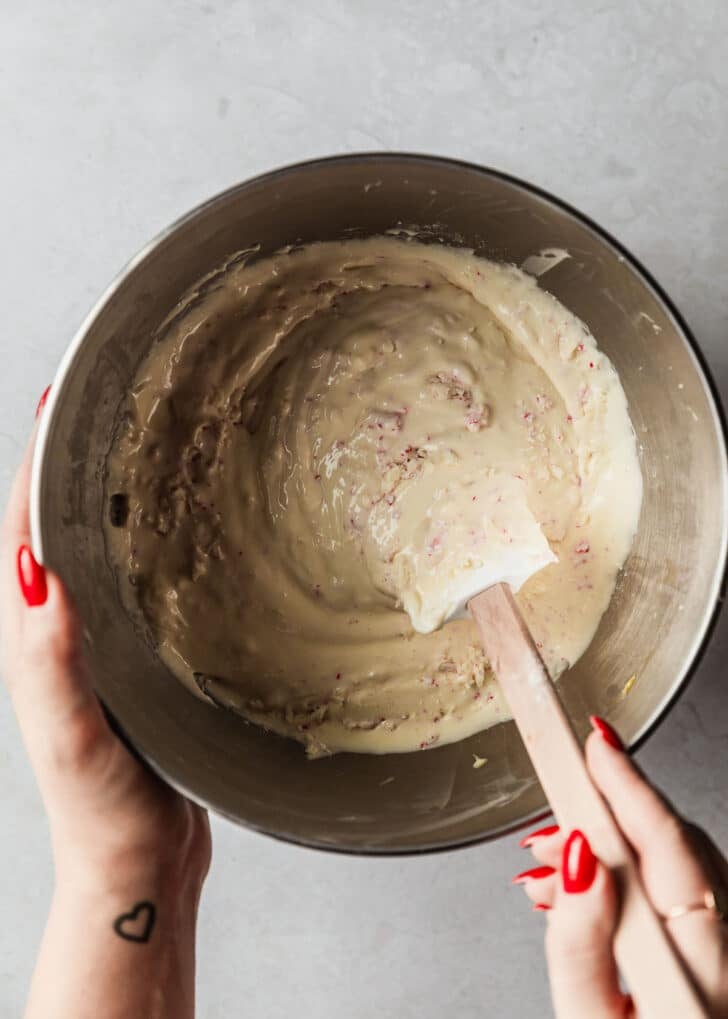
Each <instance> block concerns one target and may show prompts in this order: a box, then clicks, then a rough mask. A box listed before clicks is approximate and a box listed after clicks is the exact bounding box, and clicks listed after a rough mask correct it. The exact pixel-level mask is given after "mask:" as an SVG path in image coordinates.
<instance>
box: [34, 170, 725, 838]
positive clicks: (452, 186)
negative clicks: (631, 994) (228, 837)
mask: <svg viewBox="0 0 728 1019" xmlns="http://www.w3.org/2000/svg"><path fill="white" fill-rule="evenodd" d="M398 227H401V228H405V229H408V230H416V231H417V232H418V234H419V236H420V239H422V240H425V241H428V242H432V243H438V242H439V241H441V240H446V241H448V242H449V243H454V244H465V245H467V246H469V247H472V248H475V249H476V251H477V252H478V253H479V254H482V255H485V256H486V257H490V258H494V259H500V260H505V261H507V262H512V263H515V264H517V265H520V264H522V263H523V262H524V260H525V259H527V258H528V257H529V256H533V255H534V254H537V253H539V252H542V251H544V250H545V249H562V250H564V251H566V252H568V255H569V257H568V258H564V259H562V260H561V261H559V260H558V259H556V258H554V259H553V260H552V261H551V262H550V263H549V262H548V261H545V262H543V265H551V266H552V267H551V268H549V269H548V271H547V272H545V273H544V274H543V275H542V276H541V284H542V285H543V286H544V287H545V288H546V289H547V290H549V291H551V292H552V293H553V294H554V295H555V296H556V297H557V298H558V299H559V300H560V301H562V302H563V303H564V304H565V305H566V306H567V307H568V308H570V309H571V310H572V311H574V312H575V313H576V314H577V315H579V316H580V317H581V318H582V319H583V320H584V321H585V322H586V323H587V324H588V326H589V327H590V329H591V330H592V332H593V333H594V335H595V337H596V339H597V342H598V344H599V346H600V347H601V348H602V349H603V350H604V351H605V353H606V354H607V355H608V356H609V357H610V358H611V359H612V361H613V363H614V365H615V366H616V368H617V370H618V372H619V374H620V377H621V379H622V383H623V385H624V388H625V391H626V394H627V398H628V400H629V406H630V413H631V416H632V421H633V424H634V427H635V430H636V433H637V438H638V443H639V450H640V457H641V464H642V471H643V477H644V483H645V492H644V503H643V509H642V516H641V522H640V527H639V532H638V534H637V538H636V541H635V544H634V548H633V551H632V554H631V555H630V558H629V560H628V561H627V563H626V565H625V569H624V571H623V574H622V576H621V578H620V580H619V583H618V586H617V590H616V593H615V596H614V598H613V600H612V603H611V605H610V608H609V610H608V611H607V613H606V615H605V616H604V618H603V620H602V623H601V626H600V628H599V631H598V633H597V635H596V637H595V639H594V641H593V643H592V645H591V646H590V648H589V650H588V651H587V653H586V654H585V655H584V656H583V658H582V659H581V660H580V661H579V662H578V663H577V664H576V665H575V666H574V667H573V668H572V669H571V670H570V671H569V672H568V673H567V674H566V675H565V676H564V677H563V679H562V680H561V681H560V689H561V692H562V695H563V697H564V699H565V701H566V704H567V707H568V710H569V712H570V714H571V717H572V719H573V721H574V724H575V726H576V728H577V730H578V731H579V732H580V733H582V732H584V731H585V730H586V728H587V726H588V723H587V716H588V714H589V713H591V712H596V713H598V714H600V715H603V716H605V717H607V718H609V719H610V721H612V722H613V723H614V724H615V725H616V726H617V727H618V729H619V731H620V732H621V733H622V734H623V735H624V736H625V737H626V739H627V740H628V741H630V742H631V741H634V740H635V739H637V738H639V736H640V735H641V734H643V733H644V732H645V730H646V729H647V728H648V727H649V726H650V725H651V724H652V723H653V722H654V721H655V720H656V718H657V716H658V715H659V713H660V712H661V711H662V710H663V709H664V708H665V707H666V705H667V704H668V703H669V701H670V699H671V697H672V696H673V694H674V693H675V691H676V690H677V688H678V687H679V685H680V683H681V681H682V680H683V679H684V677H685V676H686V674H687V672H688V671H689V669H690V667H691V665H692V663H693V662H694V660H695V658H696V656H697V654H698V653H699V649H700V646H701V643H702V641H703V639H704V636H705V633H706V630H707V627H708V625H709V622H710V619H711V617H712V614H713V612H714V609H715V605H716V603H717V598H718V593H719V589H720V584H721V579H722V574H723V567H724V559H725V543H726V474H725V449H724V443H723V437H722V431H721V425H720V420H719V417H718V414H717V412H716V408H715V404H714V401H713V398H712V396H711V393H710V389H709V387H708V385H707V382H706V379H705V376H704V374H703V372H702V370H701V368H700V365H699V363H698V361H697V359H696V356H695V354H694V353H693V350H692V348H691V345H690V343H689V341H688V340H687V338H686V335H685V333H684V331H683V329H682V328H681V326H680V324H679V323H678V322H677V321H676V319H675V317H674V315H673V314H672V313H671V311H670V310H669V308H668V307H667V306H666V304H665V303H664V301H663V300H662V299H661V297H660V296H659V294H658V293H657V292H656V290H655V289H654V287H653V286H652V285H651V284H650V283H649V282H648V281H647V279H646V278H645V276H644V275H643V274H642V273H641V272H640V270H639V269H638V268H637V267H636V266H635V264H634V263H633V261H632V260H631V259H630V258H629V257H628V256H626V255H625V254H624V253H622V252H621V251H620V250H619V249H618V248H617V247H615V246H614V245H613V244H612V243H610V242H609V241H608V240H606V239H605V238H604V236H603V235H601V234H600V233H599V232H598V231H597V230H596V229H595V228H594V227H592V226H591V225H590V224H588V223H587V222H586V221H584V220H583V219H582V218H581V217H579V216H578V215H577V214H575V213H573V212H571V211H570V210H568V209H566V208H564V207H562V206H561V205H560V204H558V203H556V202H554V201H553V200H551V199H550V198H548V197H547V196H544V195H542V194H540V193H538V192H536V191H534V190H533V189H531V188H529V187H527V186H525V185H522V184H520V183H518V182H515V181H512V180H509V179H507V178H504V177H502V176H500V175H498V174H495V173H492V172H489V171H484V170H481V169H478V168H476V167H471V166H466V165H463V164H457V163H452V162H449V161H446V160H439V159H429V158H424V157H406V156H395V155H392V156H386V155H380V156H352V157H344V158H341V159H335V160H324V161H320V162H315V163H309V164H303V165H301V166H298V167H293V168H289V169H286V170H282V171H278V172H276V173H273V174H269V175H267V176H265V177H262V178H257V179H256V180H253V181H251V182H249V183H247V184H243V185H241V186H239V187H237V188H234V189H232V190H231V191H228V192H226V193H225V194H223V195H222V196H220V197H218V198H216V199H214V200H212V201H211V202H209V203H207V204H206V205H204V206H202V207H200V208H199V209H197V210H196V211H195V212H193V213H192V214H190V215H189V216H187V217H186V218H185V219H183V220H182V221H181V222H179V223H178V224H176V225H175V226H174V227H173V228H172V229H171V230H169V231H168V232H167V233H166V234H165V235H164V236H162V237H161V238H160V239H158V240H157V241H155V242H154V243H153V244H152V245H150V247H149V248H148V249H147V250H146V251H144V252H142V253H141V254H140V255H139V256H138V257H137V258H136V259H135V260H134V262H133V263H132V265H131V266H130V267H129V268H128V269H127V271H126V273H125V274H123V275H122V277H121V278H120V279H119V280H118V281H117V282H116V284H114V285H113V286H112V287H111V288H110V290H109V291H108V292H107V294H106V295H104V297H103V298H102V300H101V301H100V303H99V305H98V306H97V307H96V309H95V310H94V311H93V312H92V313H91V315H90V316H89V319H88V320H87V322H86V323H84V326H83V327H82V329H81V331H80V333H79V336H78V337H77V338H76V341H75V342H74V344H73V345H72V347H71V349H70V350H69V352H68V354H67V356H66V358H65V359H64V362H63V364H62V366H61V369H60V371H59V376H58V378H57V380H56V384H55V385H54V390H53V396H52V400H51V403H50V405H49V408H48V413H47V415H46V416H45V417H44V420H43V423H42V433H41V437H40V443H39V447H38V452H37V456H36V463H35V468H34V497H35V498H34V503H33V525H34V542H35V545H36V549H37V550H38V551H39V553H40V554H41V555H42V557H43V560H44V561H45V562H46V563H47V564H48V565H50V566H51V567H53V568H54V569H56V570H57V571H58V572H59V573H60V574H61V575H62V576H63V577H64V579H65V580H66V582H67V583H68V584H69V586H70V588H71V590H72V592H73V594H74V596H75V598H76V600H77V602H78V604H79V607H80V610H81V612H82V615H83V618H84V621H85V625H86V632H87V639H88V645H89V653H90V655H91V659H92V663H93V667H94V673H95V677H96V682H97V687H98V691H99V694H100V696H101V697H102V699H103V700H104V702H105V703H106V704H107V705H108V707H109V709H110V710H111V711H112V712H113V714H114V715H115V716H116V718H117V719H118V721H119V723H120V725H121V727H122V728H123V730H124V731H125V732H126V733H127V734H128V736H129V738H130V739H131V741H132V742H133V744H134V745H135V746H136V747H137V748H138V750H139V751H140V752H141V753H142V754H143V755H144V756H145V757H146V758H147V759H148V760H149V762H150V763H151V764H152V766H153V767H154V768H155V769H157V770H158V771H159V772H160V773H161V774H163V775H164V776H165V777H166V778H167V779H168V780H169V781H170V782H171V783H172V784H173V785H175V786H177V787H178V788H180V789H182V790H183V791H185V792H187V793H188V794H189V795H190V796H191V797H193V798H194V799H196V800H198V801H199V802H201V803H204V804H205V805H207V806H209V807H211V808H213V809H215V810H217V811H218V812H220V813H222V814H225V815H227V816H228V817H230V818H232V819H234V820H237V821H240V822H243V823H245V824H248V825H250V826H253V827H256V828H259V829H261V830H264V831H267V832H269V833H271V834H273V835H277V836H280V837H284V838H288V839H292V840H294V841H299V842H303V843H307V844H312V845H317V846H322V847H328V848H336V849H346V850H353V851H371V852H387V851H389V852H391V851H410V850H417V849H425V848H435V847H444V846H451V845H457V844H461V843H465V842H468V841H472V840H474V839H477V838H482V837H485V836H488V835H493V834H497V833H499V832H503V831H506V830H509V829H510V828H512V827H514V826H516V825H518V824H520V823H523V822H525V821H527V820H529V819H531V818H532V817H533V816H534V815H535V814H537V813H538V812H539V811H541V810H542V809H543V808H544V798H543V794H542V792H541V790H540V787H539V785H538V782H537V781H536V778H535V776H534V774H533V770H532V768H531V766H530V763H529V760H528V757H527V755H526V753H525V750H524V748H523V745H522V743H521V740H520V738H519V736H518V733H517V731H516V728H515V726H514V724H513V723H512V722H511V723H506V724H502V725H499V726H497V727H495V728H493V729H491V730H489V731H487V732H485V733H481V734H479V735H476V736H473V737H472V738H471V739H469V740H466V741H464V742H462V743H459V744H455V745H452V746H445V747H442V748H439V749H434V750H431V751H428V752H426V753H418V754H405V755H386V756H382V757H373V756H359V755H353V754H343V755H339V756H335V757H332V758H329V759H324V760H320V761H316V762H312V763H311V762H307V761H306V760H305V758H304V755H303V752H302V749H301V747H300V746H298V745H297V744H294V743H293V742H290V741H286V740H283V739H280V738H278V737H275V736H272V735H269V734H266V733H264V732H262V731H261V730H259V729H257V728H256V727H254V726H251V725H247V724H244V723H242V722H241V721H240V719H238V718H236V717H233V716H231V715H229V714H226V713H224V712H222V711H219V710H217V709H216V708H214V707H212V706H209V707H208V706H207V705H205V704H204V703H202V702H200V701H198V700H197V699H195V698H194V697H193V696H192V695H190V694H189V693H188V692H187V691H186V690H185V689H184V687H183V686H182V685H181V684H179V683H178V682H177V681H176V680H175V679H174V678H173V677H172V676H170V674H169V673H168V672H167V670H166V669H165V667H164V666H163V665H162V664H161V663H160V662H159V660H158V659H157V658H156V657H155V655H154V653H153V650H152V648H151V647H150V646H149V645H148V643H147V642H146V641H145V640H144V639H143V638H142V636H141V635H140V634H139V633H138V632H136V631H135V629H134V626H133V624H132V623H131V621H130V620H129V619H128V617H127V616H126V614H125V613H124V612H123V611H122V610H121V609H120V607H119V602H118V598H117V594H116V589H115V583H114V578H113V575H112V572H111V570H110V567H109V565H108V562H107V559H106V555H105V549H104V541H103V535H102V527H101V521H102V516H103V512H104V506H103V499H102V496H103V472H104V467H103V465H104V459H105V456H106V453H107V450H108V448H109V444H110V440H111V430H112V426H113V419H114V413H115V411H116V408H117V407H118V405H119V402H120V400H121V398H122V396H123V394H124V392H125V390H126V389H127V387H128V385H129V383H130V380H131V378H132V376H133V374H134V370H135V367H136V365H137V364H138V362H139V361H140V359H141V358H142V357H143V355H144V354H145V352H146V350H147V349H148V346H149V344H150V342H151V338H152V336H153V334H154V331H155V329H156V328H157V327H158V326H159V324H160V323H161V322H162V321H163V319H164V318H165V317H166V316H167V314H168V313H169V311H170V310H171V309H172V308H173V306H174V305H175V304H176V303H177V302H178V300H179V298H180V296H181V295H182V294H183V292H184V291H185V290H186V289H187V288H188V287H190V286H191V285H192V284H193V283H195V282H196V281H197V280H198V279H199V278H200V277H202V276H203V275H205V274H206V273H208V272H210V271H211V270H212V269H214V268H215V267H217V266H218V265H220V264H221V263H223V262H224V261H225V260H226V259H227V258H229V257H230V255H231V254H232V253H233V252H236V251H240V250H243V249H246V248H249V247H250V246H251V245H254V244H258V245H260V251H261V254H263V255H265V254H268V253H270V252H272V251H274V250H275V249H277V248H279V247H281V246H283V245H285V244H291V243H296V242H309V241H315V240H330V239H337V238H340V237H343V236H351V234H352V233H360V234H362V235H369V234H376V233H381V232H384V231H387V230H392V229H393V228H398ZM616 497H617V495H616V493H615V498H616ZM632 677H634V678H632ZM474 753H477V755H478V756H480V757H485V758H486V759H487V765H486V766H484V767H481V768H479V769H477V770H476V769H474V768H473V754H474Z"/></svg>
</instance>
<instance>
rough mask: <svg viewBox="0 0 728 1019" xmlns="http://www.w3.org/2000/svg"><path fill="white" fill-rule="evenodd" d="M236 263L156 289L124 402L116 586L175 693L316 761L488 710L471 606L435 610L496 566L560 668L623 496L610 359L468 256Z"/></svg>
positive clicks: (635, 512) (327, 253) (401, 251)
mask: <svg viewBox="0 0 728 1019" xmlns="http://www.w3.org/2000/svg"><path fill="white" fill-rule="evenodd" d="M247 263H248V260H247V259H246V258H245V257H237V258H236V259H233V260H232V261H231V263H230V265H229V266H228V267H226V269H225V271H222V272H220V273H217V274H213V276H211V277H210V278H209V279H208V280H207V281H205V282H203V283H202V284H201V285H200V286H199V287H198V288H197V290H196V291H195V293H194V294H192V295H188V296H187V298H186V299H185V300H184V301H183V302H181V304H180V306H179V307H178V308H176V309H175V310H174V312H173V313H172V314H171V315H170V317H169V319H168V320H167V323H166V324H165V326H164V327H163V328H162V329H161V330H160V333H159V335H158V336H157V337H156V339H155V342H154V344H153V346H152V348H151V351H150V353H149V355H148V356H147V358H146V360H145V361H144V362H143V363H142V364H141V366H140V367H139V369H138V372H137V376H136V380H135V383H134V385H133V388H132V390H131V392H130V394H129V398H128V401H127V404H126V406H124V407H123V408H122V412H123V413H122V414H121V415H120V421H119V426H118V428H117V434H116V438H115V440H114V444H113V448H112V450H111V452H110V454H109V457H108V464H107V467H108V477H107V491H108V495H109V499H110V500H111V510H112V511H111V515H110V519H109V521H108V523H107V538H108V546H109V550H110V554H111V557H112V560H113V562H114V563H115V565H116V567H117V569H118V573H119V577H120V586H121V589H122V594H123V596H124V600H125V602H126V604H127V605H128V606H129V608H130V610H131V611H133V612H139V611H140V612H141V614H142V616H143V619H144V620H145V622H146V624H147V625H148V627H149V629H150V631H151V634H152V637H153V639H154V641H155V643H156V646H157V647H158V649H159V653H160V655H161V656H162V657H163V659H164V660H165V661H166V662H167V664H168V665H169V666H170V668H171V670H172V671H173V672H174V673H175V674H176V675H177V676H178V677H179V678H180V679H181V680H182V681H183V682H185V683H187V684H188V685H189V686H190V687H191V688H192V689H194V690H195V692H197V693H198V694H199V695H200V696H202V697H205V698H207V699H208V700H209V701H212V702H213V703H214V704H216V705H218V706H220V707H224V708H228V709H231V710H233V711H236V712H238V713H239V714H241V715H242V716H244V717H245V718H247V719H249V720H251V721H253V722H256V723H259V724H260V725H263V726H265V727H266V728H268V729H271V730H273V731H275V732H278V733H280V734H282V735H286V736H292V737H294V738H295V739H298V740H300V741H301V742H303V743H304V744H305V745H306V748H307V751H308V753H309V754H310V755H312V756H316V755H320V754H324V753H327V752H334V751H338V750H351V751H365V752H373V753H384V752H394V751H407V750H414V749H417V748H425V747H431V746H434V745H436V744H444V743H447V742H451V741H453V740H457V739H462V738H463V737H465V736H468V735H470V734H471V733H474V732H476V731H479V730H481V729H484V728H486V727H487V726H489V725H492V724H493V723H495V722H498V721H500V720H503V719H504V718H507V717H508V713H507V708H506V706H505V704H504V702H503V700H502V697H501V695H500V693H499V690H498V687H497V685H496V683H495V681H494V679H493V676H492V674H491V672H490V670H489V667H488V663H487V662H486V661H485V659H484V656H483V652H482V650H481V649H480V647H479V644H478V639H477V634H476V631H475V627H474V625H473V624H472V623H471V622H470V621H469V620H468V619H465V618H462V619H455V620H451V621H449V622H445V620H446V619H447V618H448V617H449V616H450V614H451V613H452V612H453V610H455V609H456V608H457V607H458V604H459V603H460V602H461V601H462V597H463V594H464V593H467V591H468V590H469V591H470V592H472V591H473V590H474V589H477V584H476V587H475V588H473V576H476V575H477V576H481V575H482V576H483V577H487V576H488V571H489V569H491V568H492V567H493V564H494V563H495V564H496V565H497V568H498V569H499V570H501V571H502V572H503V575H504V576H506V575H507V576H508V577H509V578H510V579H511V582H512V584H513V586H514V587H515V588H518V587H519V586H520V584H522V583H523V582H524V581H526V582H525V583H524V584H523V586H522V587H521V588H520V591H519V593H518V596H517V597H518V601H519V604H520V607H521V609H522V611H523V613H524V616H525V618H526V620H527V622H528V625H529V627H530V628H531V632H532V633H533V635H534V638H535V640H536V641H537V643H538V645H539V647H540V649H541V653H542V655H543V657H544V659H545V661H546V664H547V666H548V668H549V670H550V672H551V674H552V675H553V676H556V675H558V674H559V673H561V672H562V671H563V670H564V669H566V668H567V667H568V666H569V665H570V664H571V663H572V662H574V661H575V660H576V659H577V658H578V657H579V656H580V655H581V654H582V652H583V651H584V649H585V648H586V646H587V645H588V644H589V642H590V640H591V639H592V637H593V635H594V632H595V630H596V628H597V625H598V623H599V620H600V618H601V616H602V613H603V612H604V610H605V609H606V607H607V604H608V602H609V599H610V597H611V594H612V591H613V589H614V585H615V581H616V577H617V573H618V571H619V569H620V567H621V565H622V563H623V562H624V559H625V558H626V556H627V554H628V552H629V549H630V545H631V542H632V539H633V536H634V533H635V530H636V527H637V521H638V516H639V510H640V503H641V494H642V484H641V476H640V471H639V465H638V460H637V453H636V444H635V438H634V433H633V430H632V426H631V423H630V419H629V415H628V411H627V402H626V398H625V395H624V392H623V390H622V387H621V384H620V381H619V378H618V376H617V374H616V372H615V370H614V368H613V367H612V365H611V364H610V362H609V360H608V359H607V358H606V357H605V356H604V355H603V354H602V353H601V352H600V351H599V350H598V349H597V347H596V344H595V341H594V338H593V337H592V336H591V335H590V333H589V331H588V329H587V328H586V326H585V325H584V324H583V323H582V322H580V321H579V320H578V319H577V318H575V317H574V316H573V315H572V314H571V313H570V312H568V311H567V310H566V309H565V308H564V307H563V306H562V305H561V304H560V303H559V302H558V301H556V300H555V299H554V298H553V297H552V296H550V295H549V294H548V293H546V292H545V291H543V290H542V289H540V288H539V286H538V284H537V283H536V281H535V280H534V279H533V278H531V277H530V276H528V275H526V274H525V273H523V272H521V271H519V270H518V269H515V268H512V267H509V266H505V265H497V264H494V263H491V262H486V261H484V260H481V259H478V258H476V257H474V256H473V255H472V254H470V253H468V252H465V251H462V250H455V249H448V248H445V247H440V246H435V245H428V246H425V245H421V244H418V243H416V242H406V241H403V240H398V239H394V238H384V237H378V238H372V239H368V240H350V241H345V242H331V243H322V244H314V245H309V246H306V247H303V248H297V249H288V250H286V251H283V252H281V253H279V254H276V255H275V256H273V257H270V258H266V259H262V260H259V261H257V262H252V264H247ZM114 500H115V503H114ZM120 510H121V512H120ZM478 571H480V573H479V572H478ZM534 571H538V572H536V573H535V575H533V576H531V579H528V580H526V578H527V577H529V576H530V574H532V573H534ZM463 578H465V580H464V581H463ZM443 624H444V625H443Z"/></svg>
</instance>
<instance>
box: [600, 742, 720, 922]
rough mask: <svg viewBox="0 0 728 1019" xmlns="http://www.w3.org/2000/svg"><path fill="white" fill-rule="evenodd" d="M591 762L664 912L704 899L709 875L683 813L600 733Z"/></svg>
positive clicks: (659, 908)
mask: <svg viewBox="0 0 728 1019" xmlns="http://www.w3.org/2000/svg"><path fill="white" fill-rule="evenodd" d="M586 760H587V766H588V768H589V772H590V774H591V776H592V779H593V780H594V783H595V785H596V786H597V788H598V789H599V790H600V792H601V793H602V795H603V796H604V798H605V799H606V801H607V803H608V804H609V806H610V808H611V810H612V813H613V814H614V817H615V819H616V821H617V823H618V824H619V827H620V828H621V829H622V831H623V832H624V834H625V836H626V837H627V839H628V840H629V842H630V843H631V845H632V847H633V848H634V850H635V852H636V853H637V855H638V857H639V862H640V870H641V873H642V878H643V880H644V882H645V888H646V890H647V892H648V894H649V896H650V898H651V900H652V902H653V904H654V905H655V907H656V909H657V910H658V912H660V913H667V912H668V910H669V909H670V908H671V907H672V906H675V905H679V904H681V903H689V902H695V901H698V900H700V899H701V897H702V895H703V894H704V893H705V891H706V888H707V879H706V874H705V871H704V869H703V867H702V866H701V864H700V862H699V860H698V858H697V856H696V854H695V853H694V851H693V849H692V846H691V843H690V837H689V835H688V832H687V829H686V827H685V826H684V825H683V823H682V821H681V820H680V818H679V817H678V816H677V814H676V813H675V812H674V811H673V810H672V809H671V808H670V807H669V806H668V805H667V804H666V802H665V801H664V800H663V799H662V797H661V796H660V795H659V793H657V792H656V791H655V790H654V789H653V788H652V786H651V785H649V783H647V782H646V781H645V780H644V779H643V778H642V776H641V775H640V773H639V772H638V771H637V769H636V768H635V766H634V765H633V764H632V762H631V760H630V759H629V757H628V756H627V755H626V754H625V753H623V752H622V751H621V750H618V749H617V748H615V747H613V746H611V745H610V744H609V743H607V742H606V740H604V739H602V738H601V737H600V736H599V735H598V734H597V733H592V734H591V735H590V736H589V738H588V740H587V743H586Z"/></svg>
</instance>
